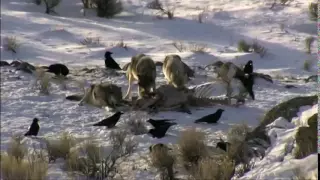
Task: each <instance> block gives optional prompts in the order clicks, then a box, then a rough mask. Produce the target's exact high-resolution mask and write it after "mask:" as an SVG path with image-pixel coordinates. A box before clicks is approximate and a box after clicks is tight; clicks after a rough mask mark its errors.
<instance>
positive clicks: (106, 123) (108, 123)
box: [93, 112, 123, 128]
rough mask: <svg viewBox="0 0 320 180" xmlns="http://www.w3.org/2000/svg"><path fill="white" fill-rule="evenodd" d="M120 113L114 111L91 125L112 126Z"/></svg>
mask: <svg viewBox="0 0 320 180" xmlns="http://www.w3.org/2000/svg"><path fill="white" fill-rule="evenodd" d="M122 114H123V112H116V113H115V114H113V115H112V116H110V117H107V118H106V119H103V120H102V121H100V122H97V123H95V124H93V126H107V127H108V128H113V127H114V126H116V124H117V122H118V121H119V119H120V117H121V115H122Z"/></svg>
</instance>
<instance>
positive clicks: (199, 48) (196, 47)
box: [189, 44, 207, 53]
mask: <svg viewBox="0 0 320 180" xmlns="http://www.w3.org/2000/svg"><path fill="white" fill-rule="evenodd" d="M189 49H190V51H191V52H194V53H205V52H206V51H207V46H206V45H203V44H191V45H190V47H189Z"/></svg>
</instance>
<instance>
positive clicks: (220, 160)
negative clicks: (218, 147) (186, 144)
mask: <svg viewBox="0 0 320 180" xmlns="http://www.w3.org/2000/svg"><path fill="white" fill-rule="evenodd" d="M234 168H235V165H234V162H233V161H232V159H230V158H228V157H227V156H223V155H222V156H220V157H219V156H216V157H214V158H206V159H202V160H201V161H199V163H198V165H197V166H196V167H195V168H194V169H193V172H192V177H193V179H195V180H204V179H205V180H227V179H231V178H232V176H233V174H234Z"/></svg>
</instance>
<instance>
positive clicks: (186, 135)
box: [178, 129, 207, 167]
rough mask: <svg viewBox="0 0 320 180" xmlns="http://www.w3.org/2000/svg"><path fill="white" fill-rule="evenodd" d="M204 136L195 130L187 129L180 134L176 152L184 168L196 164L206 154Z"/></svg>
mask: <svg viewBox="0 0 320 180" xmlns="http://www.w3.org/2000/svg"><path fill="white" fill-rule="evenodd" d="M205 140H206V137H205V134H204V133H203V132H200V131H197V130H196V129H188V130H185V131H183V132H182V133H181V136H180V138H179V139H178V150H179V154H180V157H181V160H182V162H183V164H184V165H185V166H187V167H188V166H190V165H194V164H196V163H197V162H198V161H199V160H200V159H201V158H202V157H205V156H206V154H207V151H206V148H207V146H206V144H205Z"/></svg>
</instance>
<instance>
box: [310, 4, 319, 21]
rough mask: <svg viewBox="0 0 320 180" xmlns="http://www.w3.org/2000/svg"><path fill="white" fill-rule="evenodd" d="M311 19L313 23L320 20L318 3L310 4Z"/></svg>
mask: <svg viewBox="0 0 320 180" xmlns="http://www.w3.org/2000/svg"><path fill="white" fill-rule="evenodd" d="M309 17H310V20H312V21H317V19H318V3H310V4H309Z"/></svg>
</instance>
